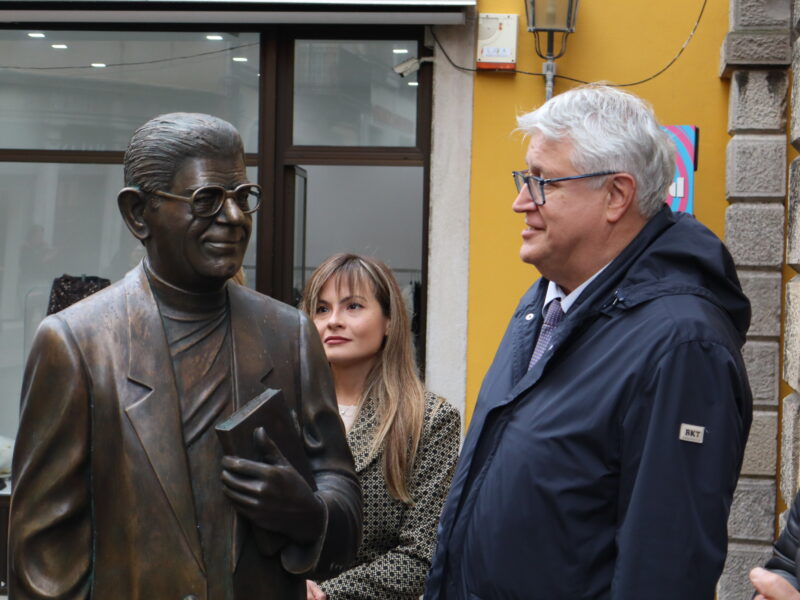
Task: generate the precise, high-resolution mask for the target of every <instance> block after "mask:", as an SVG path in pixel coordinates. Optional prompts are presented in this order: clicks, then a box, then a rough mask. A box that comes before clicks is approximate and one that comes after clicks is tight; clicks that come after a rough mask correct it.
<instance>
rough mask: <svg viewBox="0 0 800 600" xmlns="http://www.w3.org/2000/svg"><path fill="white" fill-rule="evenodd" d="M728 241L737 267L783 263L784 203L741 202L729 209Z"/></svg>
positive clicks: (727, 222) (727, 217)
mask: <svg viewBox="0 0 800 600" xmlns="http://www.w3.org/2000/svg"><path fill="white" fill-rule="evenodd" d="M725 244H726V245H727V246H728V250H730V252H731V255H732V256H733V260H734V261H735V262H736V266H737V267H769V268H772V269H776V270H778V269H780V268H781V265H782V264H783V204H774V203H772V204H745V203H737V204H732V205H731V206H729V207H728V209H727V211H726V212H725Z"/></svg>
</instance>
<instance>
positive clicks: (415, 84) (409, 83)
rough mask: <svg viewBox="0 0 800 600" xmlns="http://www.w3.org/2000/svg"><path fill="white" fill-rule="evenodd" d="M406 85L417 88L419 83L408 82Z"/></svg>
mask: <svg viewBox="0 0 800 600" xmlns="http://www.w3.org/2000/svg"><path fill="white" fill-rule="evenodd" d="M408 85H410V86H411V87H417V86H418V85H419V82H417V81H409V82H408Z"/></svg>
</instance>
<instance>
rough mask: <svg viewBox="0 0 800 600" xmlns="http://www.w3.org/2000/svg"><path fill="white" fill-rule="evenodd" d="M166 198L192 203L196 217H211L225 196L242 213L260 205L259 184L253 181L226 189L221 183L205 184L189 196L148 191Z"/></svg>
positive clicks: (218, 209) (249, 212) (220, 208)
mask: <svg viewBox="0 0 800 600" xmlns="http://www.w3.org/2000/svg"><path fill="white" fill-rule="evenodd" d="M150 193H151V194H153V195H155V196H161V197H162V198H167V199H168V200H180V201H181V202H188V203H189V204H191V205H192V214H193V215H194V216H196V217H204V218H208V217H213V216H214V215H216V214H217V213H218V212H219V211H220V210H222V205H223V204H224V203H225V200H226V199H227V198H232V199H233V201H234V202H235V203H236V206H238V207H239V210H241V211H242V212H243V213H244V214H246V215H249V214H251V213H254V212H256V211H257V210H258V209H259V207H260V206H261V186H259V185H257V184H255V183H243V184H242V185H239V186H237V187H236V188H235V189H232V190H226V189H225V188H224V187H222V186H221V185H206V186H203V187H201V188H197V189H196V190H195V191H194V192H192V195H191V196H179V195H177V194H170V193H168V192H161V191H154V192H150Z"/></svg>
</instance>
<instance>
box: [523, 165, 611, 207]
mask: <svg viewBox="0 0 800 600" xmlns="http://www.w3.org/2000/svg"><path fill="white" fill-rule="evenodd" d="M617 173H619V171H599V172H597V173H586V174H585V175H570V176H569V177H554V178H553V179H542V178H541V177H537V176H536V175H531V174H530V173H528V172H527V171H511V174H512V175H514V183H515V184H517V193H519V192H520V191H522V186H523V185H527V186H528V194H530V196H531V200H533V203H534V204H535V205H536V206H542V205H543V204H544V203H545V197H544V186H546V185H547V184H548V183H556V182H558V181H571V180H573V179H586V178H587V177H601V176H603V175H616V174H617ZM532 181H535V182H536V183H538V184H539V185H531V182H532Z"/></svg>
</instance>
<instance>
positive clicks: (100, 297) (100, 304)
mask: <svg viewBox="0 0 800 600" xmlns="http://www.w3.org/2000/svg"><path fill="white" fill-rule="evenodd" d="M132 284H134V285H135V280H129V278H128V277H127V276H126V277H123V278H122V279H120V280H119V281H116V282H114V283H112V284H111V285H109V286H108V287H105V288H103V289H102V290H99V291H97V292H95V293H93V294H92V295H90V296H87V297H86V298H83V299H82V300H79V301H78V302H75V303H74V304H71V305H70V306H68V307H66V308H65V309H63V310H61V311H59V312H58V313H56V314H57V315H58V316H59V318H61V319H62V320H63V321H65V322H66V323H68V324H70V326H72V327H76V326H81V325H93V324H94V325H97V324H99V323H106V324H108V320H109V319H112V318H113V316H114V315H115V314H118V313H119V307H120V305H122V304H124V303H125V290H126V287H129V286H130V285H132Z"/></svg>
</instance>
